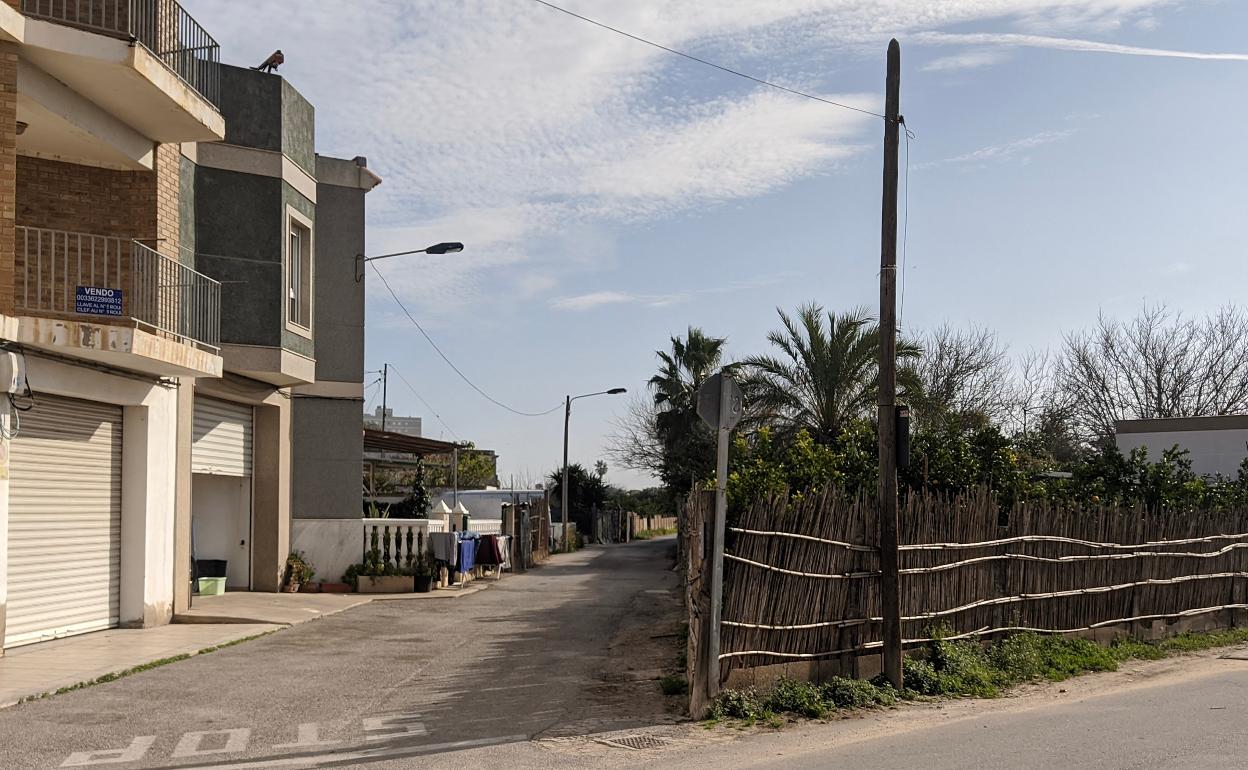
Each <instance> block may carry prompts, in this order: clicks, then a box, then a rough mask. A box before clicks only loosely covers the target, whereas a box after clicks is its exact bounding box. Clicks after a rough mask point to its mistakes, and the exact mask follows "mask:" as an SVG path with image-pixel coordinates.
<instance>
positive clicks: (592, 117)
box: [183, 0, 1248, 487]
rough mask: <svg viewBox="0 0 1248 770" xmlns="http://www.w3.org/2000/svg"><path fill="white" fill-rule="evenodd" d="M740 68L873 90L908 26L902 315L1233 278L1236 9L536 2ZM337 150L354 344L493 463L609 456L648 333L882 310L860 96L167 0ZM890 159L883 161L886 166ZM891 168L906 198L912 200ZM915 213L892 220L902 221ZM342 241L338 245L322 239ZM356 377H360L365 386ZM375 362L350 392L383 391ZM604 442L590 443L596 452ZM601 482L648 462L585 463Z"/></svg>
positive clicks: (644, 358) (1036, 2) (506, 29)
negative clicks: (359, 207) (364, 250)
mask: <svg viewBox="0 0 1248 770" xmlns="http://www.w3.org/2000/svg"><path fill="white" fill-rule="evenodd" d="M559 2H560V4H561V5H563V7H565V8H568V9H569V10H573V11H575V12H577V13H580V14H582V15H585V16H589V17H591V18H593V19H596V20H598V21H600V22H603V23H605V24H609V25H611V26H614V27H617V28H619V29H623V30H627V31H628V32H630V33H632V34H635V35H638V36H641V37H645V38H648V39H651V40H653V41H655V42H658V43H661V44H663V45H665V46H668V47H671V48H677V49H680V50H682V51H685V52H688V53H690V54H693V55H696V56H698V57H701V58H704V59H707V60H710V61H714V62H716V63H719V64H722V65H724V66H728V67H731V68H733V69H737V70H740V71H743V72H748V73H750V74H752V75H755V76H757V77H759V78H762V79H765V80H769V81H772V82H775V83H777V84H781V85H784V86H787V87H789V88H793V89H796V90H800V91H804V92H807V93H810V94H813V95H817V96H819V97H821V98H824V99H829V100H832V101H837V102H842V103H844V104H847V105H850V106H854V107H858V108H860V109H865V110H868V111H882V107H883V87H884V54H885V49H886V46H887V43H888V40H889V38H890V37H893V36H895V37H896V38H897V39H898V40H899V41H900V43H901V48H902V96H901V99H902V113H903V114H904V115H905V118H906V123H907V125H908V126H909V127H910V129H911V130H912V131H913V132H914V135H915V136H914V139H913V140H911V141H910V142H909V143H908V147H907V146H906V145H904V144H903V147H902V153H903V158H902V162H903V171H902V177H903V180H902V190H903V196H902V197H903V203H902V211H903V215H905V216H904V221H905V223H906V227H905V236H906V237H905V253H904V255H905V261H904V270H902V272H901V279H902V281H903V286H904V294H903V296H904V304H903V307H902V310H901V312H902V317H901V321H902V327H903V333H911V334H914V333H919V332H921V331H922V330H924V329H929V328H932V327H935V326H938V325H940V324H942V323H945V322H948V323H951V324H953V325H955V326H968V325H977V326H985V327H988V328H990V329H993V330H995V331H996V332H997V333H998V334H999V336H1000V339H1001V341H1002V342H1003V343H1005V344H1007V345H1008V346H1009V349H1010V351H1011V352H1012V353H1013V354H1016V355H1022V354H1023V353H1026V352H1027V351H1030V350H1040V349H1045V348H1051V347H1054V346H1055V345H1057V344H1059V343H1060V341H1061V338H1062V335H1063V334H1064V333H1067V332H1071V331H1076V330H1079V329H1081V328H1084V327H1086V326H1088V325H1089V324H1090V323H1092V322H1093V321H1095V319H1096V317H1097V315H1098V313H1105V314H1107V315H1110V316H1118V317H1129V316H1131V315H1133V314H1134V313H1135V312H1137V311H1138V310H1139V308H1140V307H1141V305H1142V304H1143V303H1146V302H1147V303H1150V304H1151V303H1165V304H1166V305H1168V306H1169V307H1171V308H1172V309H1174V310H1177V311H1181V312H1183V313H1185V314H1203V313H1205V312H1208V311H1211V310H1214V309H1216V308H1217V307H1219V306H1222V305H1225V304H1227V303H1229V302H1236V301H1241V300H1242V297H1243V293H1244V290H1245V287H1248V280H1246V279H1248V258H1246V257H1248V255H1246V254H1245V237H1244V227H1243V221H1244V216H1245V211H1244V189H1245V185H1244V180H1245V178H1246V177H1248V150H1246V149H1245V148H1244V144H1243V142H1242V141H1241V140H1240V138H1239V134H1240V127H1241V126H1243V125H1248V103H1245V100H1244V99H1243V94H1245V93H1248V43H1246V42H1245V41H1244V39H1243V35H1242V31H1243V30H1244V29H1248V3H1243V2H1233V1H1232V0H1224V1H1222V2H1218V1H1216V0H1210V1H1207V2H1183V1H1182V0H940V1H939V2H934V1H933V2H919V1H918V0H880V1H878V2H865V1H864V0H702V1H699V2H693V1H689V2H659V1H657V0H628V1H627V2H625V1H624V0H559ZM183 4H184V5H185V6H186V7H187V8H188V10H190V12H191V13H192V14H193V15H194V16H195V17H196V18H197V19H198V20H199V21H200V23H201V24H203V26H204V27H205V28H206V29H207V30H208V31H209V33H210V34H212V35H213V36H214V37H215V38H216V39H217V40H218V41H219V42H220V43H221V46H222V57H223V59H224V61H226V62H228V63H232V64H242V65H256V64H259V63H260V62H262V61H263V60H264V59H265V57H267V56H268V55H269V54H270V53H271V52H272V51H273V50H274V49H278V48H280V49H282V51H283V52H284V53H285V56H286V63H285V64H284V65H283V66H282V67H281V69H280V71H279V73H280V74H281V75H283V76H285V77H286V78H287V79H288V80H289V81H290V82H291V84H292V85H294V86H295V87H296V88H297V89H298V90H299V91H301V92H302V93H303V94H304V95H305V96H306V97H308V99H310V100H311V101H312V103H313V104H314V105H315V106H316V118H317V127H316V128H317V138H316V140H317V149H318V151H319V152H321V153H323V154H329V155H337V156H339V157H346V158H350V157H354V156H356V155H363V156H365V157H367V158H368V164H369V167H370V168H371V169H373V170H374V171H375V172H376V173H378V174H379V175H380V176H381V177H382V178H383V180H384V181H383V183H382V184H381V186H380V187H378V188H376V189H375V190H374V191H373V192H371V193H370V194H369V195H368V199H367V206H368V234H367V238H368V251H369V253H370V254H380V253H386V252H393V251H400V250H406V249H415V248H422V247H424V246H427V245H429V244H431V243H434V242H438V241H462V242H463V243H465V244H466V249H465V250H464V251H463V252H462V253H460V254H453V255H445V256H440V257H431V256H424V255H417V256H412V257H399V258H395V259H393V260H385V261H379V262H376V263H373V264H374V265H375V266H376V267H378V268H379V269H380V270H381V271H382V272H383V273H384V275H385V276H386V279H387V280H388V281H389V282H390V283H391V285H392V286H393V287H394V290H395V292H396V293H397V295H398V297H399V299H400V300H401V301H402V303H403V304H404V305H405V306H406V308H407V310H408V311H410V313H411V314H412V316H413V317H415V319H417V320H418V321H419V322H420V323H421V325H422V326H423V327H424V328H425V330H426V331H427V332H428V334H429V336H430V337H431V338H432V339H433V340H434V342H436V343H437V345H438V346H439V347H440V348H441V349H442V351H443V352H444V353H445V354H446V356H447V357H449V358H450V360H451V361H453V362H454V363H455V365H456V366H457V367H458V368H459V369H460V370H461V371H462V372H463V373H464V374H465V375H466V376H467V377H468V378H469V379H470V380H471V381H472V382H473V383H475V385H476V386H477V387H479V388H480V389H481V390H483V391H485V392H486V393H488V394H489V395H490V396H491V397H492V398H493V399H495V400H497V401H501V402H503V403H504V404H506V405H508V406H510V407H512V408H513V409H515V410H517V411H521V412H544V411H546V410H548V409H551V408H555V411H553V412H551V413H550V414H547V415H544V416H541V417H527V416H521V415H518V414H515V413H513V412H510V411H507V410H506V409H504V408H502V407H500V406H497V405H496V404H495V403H493V402H491V401H489V400H486V398H484V397H483V396H482V395H480V394H479V393H478V392H477V391H476V390H474V389H473V388H471V387H470V386H469V385H468V384H466V383H465V382H464V380H463V379H461V378H460V377H459V375H457V374H456V373H455V371H454V370H452V369H451V367H449V366H448V365H447V364H446V363H445V362H444V361H443V359H442V358H440V357H439V355H438V353H437V352H435V350H434V349H433V347H431V346H430V344H429V342H427V341H426V339H425V338H424V337H423V336H422V335H421V334H420V332H419V331H418V330H417V329H416V328H415V327H414V326H413V324H412V323H411V321H410V320H409V319H408V317H407V315H406V314H404V312H403V311H402V310H401V309H400V308H399V306H398V305H397V304H396V302H395V300H394V298H393V297H392V296H391V295H390V294H389V293H388V292H387V290H386V289H385V287H384V286H383V285H382V283H381V281H379V280H377V276H376V275H375V274H370V275H369V276H368V288H367V303H368V304H367V317H368V321H367V323H368V326H367V344H366V351H365V356H366V368H367V369H369V370H380V369H381V368H382V365H383V363H388V364H390V365H391V366H392V367H393V368H394V369H395V370H397V372H398V374H399V375H401V376H396V375H394V374H392V375H391V380H390V383H389V388H388V404H389V406H390V407H392V408H393V409H394V411H395V413H396V414H404V415H419V416H421V417H423V418H424V433H425V435H427V436H431V437H434V438H443V439H447V440H452V439H459V440H469V441H473V442H475V443H476V444H477V446H480V447H486V448H491V449H494V450H495V451H497V452H498V453H499V455H500V458H499V470H500V475H501V476H502V480H503V482H504V484H507V483H509V481H510V480H511V478H512V477H513V476H514V479H515V482H516V484H517V486H519V485H521V484H525V483H528V482H532V481H536V480H540V479H541V478H542V477H543V476H545V475H547V474H549V473H550V472H551V471H553V470H555V469H556V468H558V467H559V464H560V457H561V451H562V437H563V419H562V418H563V414H562V412H563V410H562V408H559V407H561V404H562V401H563V398H564V396H565V395H567V394H571V395H578V394H581V393H589V392H594V391H600V390H606V389H608V388H614V387H625V388H628V390H629V395H625V396H601V397H595V398H587V399H582V400H578V401H576V402H575V404H574V408H573V414H572V421H571V433H570V458H571V461H572V462H581V463H584V464H586V465H587V466H592V464H593V462H594V461H595V460H597V459H600V458H602V457H603V456H604V452H603V450H604V447H605V446H607V445H608V443H609V441H610V434H611V433H612V431H613V422H614V421H615V420H616V419H618V417H619V416H620V415H622V414H623V412H624V411H625V409H626V407H627V402H628V399H630V398H634V397H641V398H646V397H647V391H646V381H647V379H649V377H650V376H651V375H652V374H653V373H654V371H655V368H656V358H655V351H656V350H658V349H662V348H667V347H669V346H670V342H669V339H670V337H671V336H672V335H677V334H683V333H684V332H685V330H686V329H687V328H688V327H689V326H697V327H700V328H702V329H703V330H704V331H706V332H707V333H708V334H713V335H715V336H723V337H727V339H728V347H727V350H728V355H729V356H730V357H731V358H732V359H739V358H743V357H745V356H747V355H750V354H753V353H758V352H764V351H765V350H766V349H767V343H766V339H765V337H766V334H767V332H768V331H769V330H771V329H774V328H776V327H777V326H778V318H777V315H776V309H777V308H784V309H788V310H792V309H793V308H795V307H797V306H798V305H800V304H802V303H805V302H810V301H817V302H818V303H820V304H822V305H823V306H824V307H826V308H828V309H830V310H844V309H848V308H851V307H855V306H859V305H865V306H868V307H871V306H874V305H877V303H878V297H879V289H878V269H879V253H880V245H879V240H880V219H879V216H880V190H881V153H882V148H883V122H882V121H881V120H880V119H879V118H876V117H872V116H870V115H864V114H862V113H860V112H855V111H851V110H847V109H842V108H838V107H835V106H832V105H828V104H825V103H822V102H819V101H815V100H812V99H807V98H803V97H800V96H795V95H792V94H789V93H785V92H782V91H779V90H776V89H772V88H768V87H766V86H762V85H759V84H757V83H754V82H751V81H748V80H744V79H742V78H739V77H734V76H732V75H729V74H725V73H723V72H720V71H718V70H715V69H711V68H709V67H706V66H704V65H702V64H698V63H695V62H691V61H689V60H687V59H683V58H680V57H677V56H674V55H672V54H670V53H666V52H664V51H661V50H658V49H655V48H652V47H650V46H647V45H644V44H642V43H638V42H636V41H634V40H630V39H628V38H625V37H622V36H619V35H616V34H614V33H612V32H609V31H606V30H603V29H601V28H598V27H595V26H592V25H590V24H588V23H586V22H584V21H580V20H578V19H575V18H572V17H571V16H568V15H565V14H563V13H560V12H558V11H556V10H553V9H551V8H549V7H546V6H544V5H542V4H540V3H539V2H536V1H535V0H462V1H459V0H424V1H422V2H410V1H409V2H399V1H397V0H353V1H352V2H351V3H341V2H331V1H330V0H266V2H264V3H242V2H238V0H183ZM907 155H908V158H907ZM907 187H908V192H907ZM907 212H908V215H906V214H907ZM344 258H350V257H349V256H348V255H344ZM376 377H377V375H369V376H368V378H367V381H368V382H370V383H371V382H372V381H373V380H374V379H376ZM379 390H380V388H379V387H371V388H369V389H368V390H367V392H366V397H367V398H368V404H367V406H368V407H369V408H370V409H371V408H373V407H375V406H376V405H378V404H379V403H380V393H379ZM609 465H610V463H609ZM607 480H608V481H610V482H613V483H616V484H619V485H621V486H626V487H641V486H648V485H651V484H653V483H654V482H653V480H652V479H650V478H649V477H648V476H646V475H645V474H642V473H637V472H633V471H629V470H627V469H625V468H620V467H614V466H612V467H610V468H609V471H608V474H607Z"/></svg>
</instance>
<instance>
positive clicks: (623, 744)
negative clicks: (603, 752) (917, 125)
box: [598, 735, 670, 751]
mask: <svg viewBox="0 0 1248 770" xmlns="http://www.w3.org/2000/svg"><path fill="white" fill-rule="evenodd" d="M598 742H599V743H601V744H603V745H605V746H614V747H615V748H617V749H632V750H633V751H642V750H645V749H661V748H663V747H664V746H666V745H667V744H668V743H669V742H670V741H668V740H667V739H666V738H659V737H657V736H654V735H623V736H620V737H619V738H599V739H598Z"/></svg>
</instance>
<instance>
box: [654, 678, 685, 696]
mask: <svg viewBox="0 0 1248 770" xmlns="http://www.w3.org/2000/svg"><path fill="white" fill-rule="evenodd" d="M659 689H660V690H662V691H663V694H664V695H684V694H685V693H687V692H689V683H688V682H686V681H685V677H684V676H682V675H681V674H668V675H667V676H665V677H662V678H661V679H659Z"/></svg>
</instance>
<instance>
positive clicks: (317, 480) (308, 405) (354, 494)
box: [291, 396, 364, 519]
mask: <svg viewBox="0 0 1248 770" xmlns="http://www.w3.org/2000/svg"><path fill="white" fill-rule="evenodd" d="M294 414H295V418H294V434H293V442H294V468H295V476H294V479H295V483H294V489H293V490H292V491H291V497H292V512H293V515H294V517H295V518H296V519H359V518H360V516H361V491H360V490H361V480H362V475H361V474H362V473H363V467H362V466H363V461H362V459H361V458H362V457H363V453H364V437H363V432H362V431H361V430H360V402H359V401H358V400H356V399H353V398H352V399H347V398H316V397H308V396H296V397H295V399H294Z"/></svg>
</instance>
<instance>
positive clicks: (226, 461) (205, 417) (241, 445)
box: [191, 396, 251, 476]
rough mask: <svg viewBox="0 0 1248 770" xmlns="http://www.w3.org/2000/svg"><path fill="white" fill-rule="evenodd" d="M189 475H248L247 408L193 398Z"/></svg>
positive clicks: (248, 425) (248, 419)
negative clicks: (193, 417)
mask: <svg viewBox="0 0 1248 770" xmlns="http://www.w3.org/2000/svg"><path fill="white" fill-rule="evenodd" d="M191 472H192V473H208V474H212V475H215V476H250V475H251V407H250V406H249V405H246V404H235V403H233V402H231V401H221V400H219V399H215V398H203V397H202V396H199V397H196V399H195V428H194V435H193V437H192V444H191Z"/></svg>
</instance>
